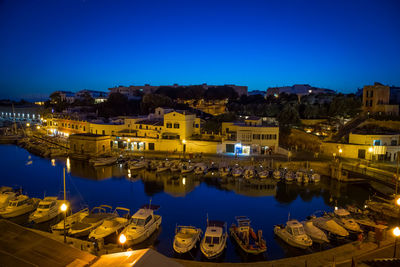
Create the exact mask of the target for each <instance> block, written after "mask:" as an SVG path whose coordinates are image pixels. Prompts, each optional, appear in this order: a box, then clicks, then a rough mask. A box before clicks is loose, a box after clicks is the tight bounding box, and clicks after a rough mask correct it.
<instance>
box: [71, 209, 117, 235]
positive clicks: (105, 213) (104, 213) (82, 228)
mask: <svg viewBox="0 0 400 267" xmlns="http://www.w3.org/2000/svg"><path fill="white" fill-rule="evenodd" d="M116 216H117V215H116V214H115V213H114V212H112V207H110V206H108V205H101V206H99V207H95V208H93V209H92V210H91V211H90V213H89V215H87V216H86V217H84V218H83V219H82V220H81V221H79V222H77V223H75V224H74V225H72V226H71V227H70V228H69V230H68V234H69V235H71V236H76V237H79V236H87V235H89V234H90V232H91V231H92V230H93V229H95V228H96V227H97V226H99V225H100V224H102V223H103V221H104V220H105V219H108V218H113V217H116Z"/></svg>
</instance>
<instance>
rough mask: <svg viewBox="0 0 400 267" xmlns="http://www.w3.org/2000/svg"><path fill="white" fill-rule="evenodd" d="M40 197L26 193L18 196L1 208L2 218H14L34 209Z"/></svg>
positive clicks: (0, 214) (0, 215)
mask: <svg viewBox="0 0 400 267" xmlns="http://www.w3.org/2000/svg"><path fill="white" fill-rule="evenodd" d="M39 202H40V199H38V198H29V197H28V196H26V195H19V196H16V197H15V198H14V199H12V200H10V201H9V202H8V206H7V207H5V208H3V209H1V210H0V217H2V218H14V217H17V216H20V215H23V214H27V213H30V212H32V211H34V210H35V209H36V208H37V206H38V204H39Z"/></svg>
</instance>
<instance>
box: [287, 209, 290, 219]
mask: <svg viewBox="0 0 400 267" xmlns="http://www.w3.org/2000/svg"><path fill="white" fill-rule="evenodd" d="M287 220H288V221H290V211H289V214H288V218H287Z"/></svg>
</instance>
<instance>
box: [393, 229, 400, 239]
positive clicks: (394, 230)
mask: <svg viewBox="0 0 400 267" xmlns="http://www.w3.org/2000/svg"><path fill="white" fill-rule="evenodd" d="M393 235H394V236H395V237H398V236H400V228H399V227H396V228H394V229H393Z"/></svg>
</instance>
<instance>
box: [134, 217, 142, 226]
mask: <svg viewBox="0 0 400 267" xmlns="http://www.w3.org/2000/svg"><path fill="white" fill-rule="evenodd" d="M132 224H134V225H137V226H144V219H140V218H132Z"/></svg>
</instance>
